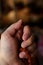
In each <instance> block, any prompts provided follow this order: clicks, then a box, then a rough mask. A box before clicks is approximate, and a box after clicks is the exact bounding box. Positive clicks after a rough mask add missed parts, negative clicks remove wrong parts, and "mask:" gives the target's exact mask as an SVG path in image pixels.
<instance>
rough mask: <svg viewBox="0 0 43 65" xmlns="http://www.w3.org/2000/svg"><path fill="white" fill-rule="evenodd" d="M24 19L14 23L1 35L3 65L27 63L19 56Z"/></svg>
mask: <svg viewBox="0 0 43 65" xmlns="http://www.w3.org/2000/svg"><path fill="white" fill-rule="evenodd" d="M21 28H22V21H21V20H20V21H18V22H17V23H14V24H12V25H11V26H10V27H9V28H8V29H7V30H6V31H5V32H3V33H2V35H1V50H0V63H1V65H25V64H24V63H23V62H22V61H21V60H20V58H19V55H18V52H19V49H18V47H19V45H20V42H19V41H20V38H21V35H22V31H21Z"/></svg>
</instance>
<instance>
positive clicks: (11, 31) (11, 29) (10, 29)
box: [5, 20, 22, 35]
mask: <svg viewBox="0 0 43 65" xmlns="http://www.w3.org/2000/svg"><path fill="white" fill-rule="evenodd" d="M21 25H22V20H19V21H18V22H17V23H14V24H12V25H11V26H10V27H8V29H7V30H6V31H5V32H6V33H8V34H10V35H13V34H15V32H16V30H18V29H19V28H20V27H21Z"/></svg>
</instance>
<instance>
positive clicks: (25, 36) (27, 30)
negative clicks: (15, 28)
mask: <svg viewBox="0 0 43 65" xmlns="http://www.w3.org/2000/svg"><path fill="white" fill-rule="evenodd" d="M30 34H31V32H30V27H29V26H25V27H24V29H23V36H22V39H23V40H27V39H28V38H29V36H30Z"/></svg>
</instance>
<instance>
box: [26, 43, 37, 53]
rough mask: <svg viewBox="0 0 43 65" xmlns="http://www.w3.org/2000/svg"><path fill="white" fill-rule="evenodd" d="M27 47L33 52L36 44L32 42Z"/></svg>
mask: <svg viewBox="0 0 43 65" xmlns="http://www.w3.org/2000/svg"><path fill="white" fill-rule="evenodd" d="M27 49H28V51H30V53H33V52H34V51H35V50H36V44H35V43H33V44H32V45H30V46H29V47H27Z"/></svg>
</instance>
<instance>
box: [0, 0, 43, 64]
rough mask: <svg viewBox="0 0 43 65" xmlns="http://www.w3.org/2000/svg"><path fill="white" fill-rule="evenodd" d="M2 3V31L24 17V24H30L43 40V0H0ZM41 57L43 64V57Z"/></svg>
mask: <svg viewBox="0 0 43 65" xmlns="http://www.w3.org/2000/svg"><path fill="white" fill-rule="evenodd" d="M0 4H1V7H0V33H2V32H3V31H4V30H5V29H6V28H7V27H8V26H9V25H11V24H12V23H15V22H17V21H18V20H19V19H22V21H23V23H24V25H29V26H30V27H31V28H32V30H33V32H34V33H35V35H36V36H38V38H39V40H43V0H0ZM39 42H40V41H39ZM41 43H42V44H41V45H40V44H39V46H41V47H40V49H39V51H41V53H42V54H40V56H41V55H42V56H43V52H42V51H43V48H42V47H43V41H41ZM40 59H41V62H40V65H41V64H42V62H43V59H42V58H41V57H40ZM39 61H40V60H39Z"/></svg>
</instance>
